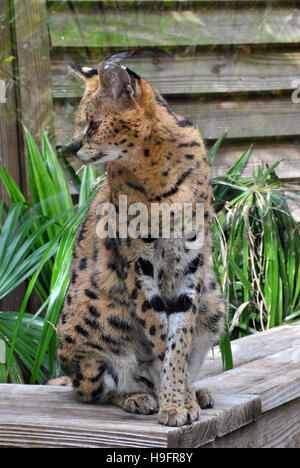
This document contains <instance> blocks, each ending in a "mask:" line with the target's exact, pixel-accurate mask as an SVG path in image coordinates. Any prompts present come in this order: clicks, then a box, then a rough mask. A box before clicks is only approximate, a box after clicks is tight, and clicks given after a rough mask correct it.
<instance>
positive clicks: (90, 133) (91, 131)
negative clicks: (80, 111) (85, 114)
mask: <svg viewBox="0 0 300 468" xmlns="http://www.w3.org/2000/svg"><path fill="white" fill-rule="evenodd" d="M100 123H101V122H99V121H98V122H96V121H95V120H91V121H90V123H89V126H88V129H87V131H86V134H85V136H86V137H87V138H88V139H90V138H91V137H92V136H93V135H94V133H95V132H96V131H97V130H98V128H99V127H100Z"/></svg>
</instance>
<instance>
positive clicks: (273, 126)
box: [55, 98, 300, 145]
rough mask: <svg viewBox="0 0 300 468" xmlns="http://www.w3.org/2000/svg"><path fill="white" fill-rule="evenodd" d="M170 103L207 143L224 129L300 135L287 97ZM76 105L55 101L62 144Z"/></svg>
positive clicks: (247, 134) (298, 116)
mask: <svg viewBox="0 0 300 468" xmlns="http://www.w3.org/2000/svg"><path fill="white" fill-rule="evenodd" d="M168 101H169V103H170V105H171V107H172V108H173V109H174V110H175V112H177V113H178V114H180V115H182V116H183V117H185V118H187V119H190V120H192V121H193V122H194V123H195V124H197V125H198V126H199V128H200V130H201V132H202V134H203V136H204V138H206V139H208V140H215V139H217V138H219V137H220V136H221V135H222V133H223V132H224V130H225V129H227V130H228V138H254V137H272V136H276V137H277V136H291V135H298V133H299V128H300V113H299V104H293V103H292V101H291V100H290V99H288V98H283V99H266V100H258V99H252V100H249V101H245V100H237V101H215V102H202V101H201V99H193V100H177V99H169V100H168ZM77 105H78V101H77V100H71V101H64V100H63V101H62V102H60V100H59V101H56V109H55V120H56V130H57V142H58V144H59V145H62V144H66V143H67V142H68V141H70V139H71V138H72V134H73V132H74V124H73V118H74V112H75V109H76V108H77Z"/></svg>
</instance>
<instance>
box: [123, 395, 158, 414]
mask: <svg viewBox="0 0 300 468" xmlns="http://www.w3.org/2000/svg"><path fill="white" fill-rule="evenodd" d="M123 408H124V410H125V411H127V412H128V413H137V414H154V413H157V411H158V403H157V400H156V399H155V398H154V397H153V396H152V395H148V394H147V393H140V394H136V395H131V396H129V397H127V398H126V399H125V401H124V403H123Z"/></svg>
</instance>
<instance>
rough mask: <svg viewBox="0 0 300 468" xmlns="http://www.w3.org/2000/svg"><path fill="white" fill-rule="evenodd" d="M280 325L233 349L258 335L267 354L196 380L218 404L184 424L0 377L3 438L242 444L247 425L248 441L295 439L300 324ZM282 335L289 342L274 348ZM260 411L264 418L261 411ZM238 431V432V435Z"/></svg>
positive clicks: (27, 443)
mask: <svg viewBox="0 0 300 468" xmlns="http://www.w3.org/2000/svg"><path fill="white" fill-rule="evenodd" d="M288 330H289V331H290V333H289V334H288V333H287V332H288ZM279 331H280V332H281V333H280V334H279V333H278V331H277V330H276V329H273V330H271V331H269V332H265V333H263V334H261V335H258V336H251V337H247V340H246V339H242V340H238V341H237V342H236V345H237V348H236V352H238V353H239V354H242V355H243V356H244V359H245V355H246V351H247V350H248V351H250V354H251V342H253V343H254V348H255V350H256V351H255V352H254V354H255V353H257V352H258V347H257V340H259V339H260V336H261V342H262V344H265V347H266V349H265V351H263V355H264V357H263V358H261V359H254V360H253V361H251V362H248V363H247V364H243V365H241V366H240V367H239V368H236V369H234V370H232V371H229V372H226V373H223V374H218V375H216V376H213V377H209V378H207V379H205V380H202V381H201V382H199V386H204V385H205V386H207V387H208V388H210V387H211V388H212V389H213V390H214V393H215V396H216V406H215V408H214V409H211V410H205V411H202V414H201V420H200V421H199V422H197V423H195V424H193V425H192V426H184V427H182V428H170V427H165V426H161V425H158V424H157V423H156V418H155V416H142V415H133V414H129V413H125V412H124V411H122V410H121V409H119V408H116V407H112V406H108V405H94V406H92V405H91V406H90V405H86V404H82V403H80V402H79V401H77V400H76V399H75V397H74V396H73V393H72V390H71V389H70V388H67V387H47V386H29V385H26V386H22V385H0V446H6V447H54V446H59V447H111V448H117V447H149V448H150V447H170V448H171V447H173V448H174V447H176V448H187V447H190V448H194V447H201V446H208V447H213V446H217V445H218V444H221V442H222V440H223V437H225V438H228V443H227V445H226V446H231V445H230V444H232V446H235V444H236V445H238V446H243V444H246V443H250V442H247V441H249V440H250V439H249V438H247V430H249V431H250V433H251V431H252V430H253V428H256V432H253V433H252V434H254V435H252V438H253V440H254V441H255V442H253V446H256V444H258V445H259V444H261V445H262V446H264V445H266V446H268V444H270V445H271V444H290V445H291V444H296V443H298V440H299V435H298V433H297V431H295V428H296V427H297V425H298V432H299V419H297V417H298V418H299V414H300V412H299V406H298V402H299V396H300V385H299V383H300V367H299V360H300V353H299V334H300V326H299V325H298V326H294V327H281V329H280V330H279ZM281 336H282V342H285V346H289V348H285V349H284V350H282V351H280V352H276V351H277V349H278V347H277V341H279V346H280V341H281V338H280V337H281ZM269 340H270V342H269V343H268V341H269ZM262 346H263V345H262ZM297 346H298V347H297ZM283 369H284V372H283ZM249 392H251V394H250V395H249ZM290 402H292V403H290ZM296 403H297V404H296ZM261 404H262V407H261ZM290 408H292V409H291V411H290ZM261 411H263V412H264V415H265V416H264V417H266V418H267V419H263V418H262V417H261V414H262V413H261ZM274 415H275V416H274ZM295 415H298V416H297V417H296V418H295ZM286 416H289V417H288V418H286ZM255 421H257V422H255ZM266 421H267V422H266ZM276 421H277V424H278V427H280V428H281V435H280V434H279V432H278V431H277V432H276V433H274V431H272V430H269V432H268V428H272V427H275V431H276V430H277V429H276V428H277V426H275V422H276ZM264 432H265V434H264ZM238 434H241V435H242V437H243V440H242V439H240V442H239V437H238ZM275 446H276V445H275Z"/></svg>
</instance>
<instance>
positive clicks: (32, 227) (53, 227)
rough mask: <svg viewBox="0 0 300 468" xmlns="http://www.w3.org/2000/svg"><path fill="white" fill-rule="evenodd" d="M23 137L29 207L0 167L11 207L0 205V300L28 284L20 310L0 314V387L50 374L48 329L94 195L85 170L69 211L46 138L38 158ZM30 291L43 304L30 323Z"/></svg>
mask: <svg viewBox="0 0 300 468" xmlns="http://www.w3.org/2000/svg"><path fill="white" fill-rule="evenodd" d="M25 137H26V145H27V153H28V160H27V166H28V173H29V191H30V198H31V203H29V202H26V200H25V197H24V196H23V195H22V193H21V192H20V190H19V189H18V187H17V186H16V184H15V183H14V181H13V179H12V178H11V176H10V175H9V174H8V173H7V172H6V171H5V169H4V168H0V178H1V181H2V183H3V184H4V186H5V188H6V190H7V193H8V195H9V197H10V201H11V204H10V206H9V208H7V207H6V206H5V205H4V203H3V202H1V203H0V219H2V217H4V216H3V215H4V213H5V215H6V218H5V221H4V223H3V224H1V228H0V298H3V297H4V296H5V295H7V294H8V293H9V292H11V291H12V290H13V289H15V288H16V287H17V286H18V285H19V284H21V283H22V282H24V281H25V280H27V279H28V280H29V284H28V287H27V290H26V294H25V297H24V300H23V303H22V306H21V308H20V311H19V312H18V313H17V312H0V339H2V340H4V341H5V346H6V355H7V366H6V365H4V364H1V368H0V381H1V382H9V381H11V382H21V381H22V379H23V377H22V376H27V380H28V379H30V381H31V382H32V383H34V382H37V383H42V382H43V381H44V380H45V379H46V376H47V375H48V374H52V373H53V370H54V364H55V350H56V345H57V339H56V332H55V325H56V322H57V318H58V315H59V312H60V309H61V307H62V303H63V300H64V296H65V292H66V289H67V286H68V282H69V269H70V263H71V258H72V251H73V245H74V240H75V237H76V232H77V229H78V226H79V224H80V223H81V221H82V219H83V217H84V216H85V213H86V211H87V209H88V207H89V205H90V203H91V201H92V199H93V197H94V195H95V193H96V191H95V189H93V190H92V185H93V183H94V182H95V172H94V170H93V169H91V168H86V169H85V171H84V173H83V177H82V180H81V181H80V182H81V192H80V206H79V207H77V209H76V208H74V206H73V203H72V198H71V194H70V188H69V184H68V182H67V179H66V177H65V175H64V173H63V171H62V169H61V167H60V164H59V162H58V160H57V157H56V155H55V153H54V151H53V149H52V148H51V145H50V143H49V140H48V138H47V136H46V134H43V136H42V152H41V153H40V151H39V149H38V148H37V146H36V144H35V142H34V141H33V139H32V137H31V135H30V134H29V132H28V131H27V130H26V129H25ZM33 290H35V291H36V293H37V294H38V296H39V298H40V299H41V302H42V304H43V305H42V307H41V308H40V309H39V311H38V312H37V313H36V314H35V316H34V317H33V316H32V315H30V314H28V313H26V308H27V305H28V300H29V298H30V296H31V294H32V291H33ZM42 314H43V317H41V315H42Z"/></svg>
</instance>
